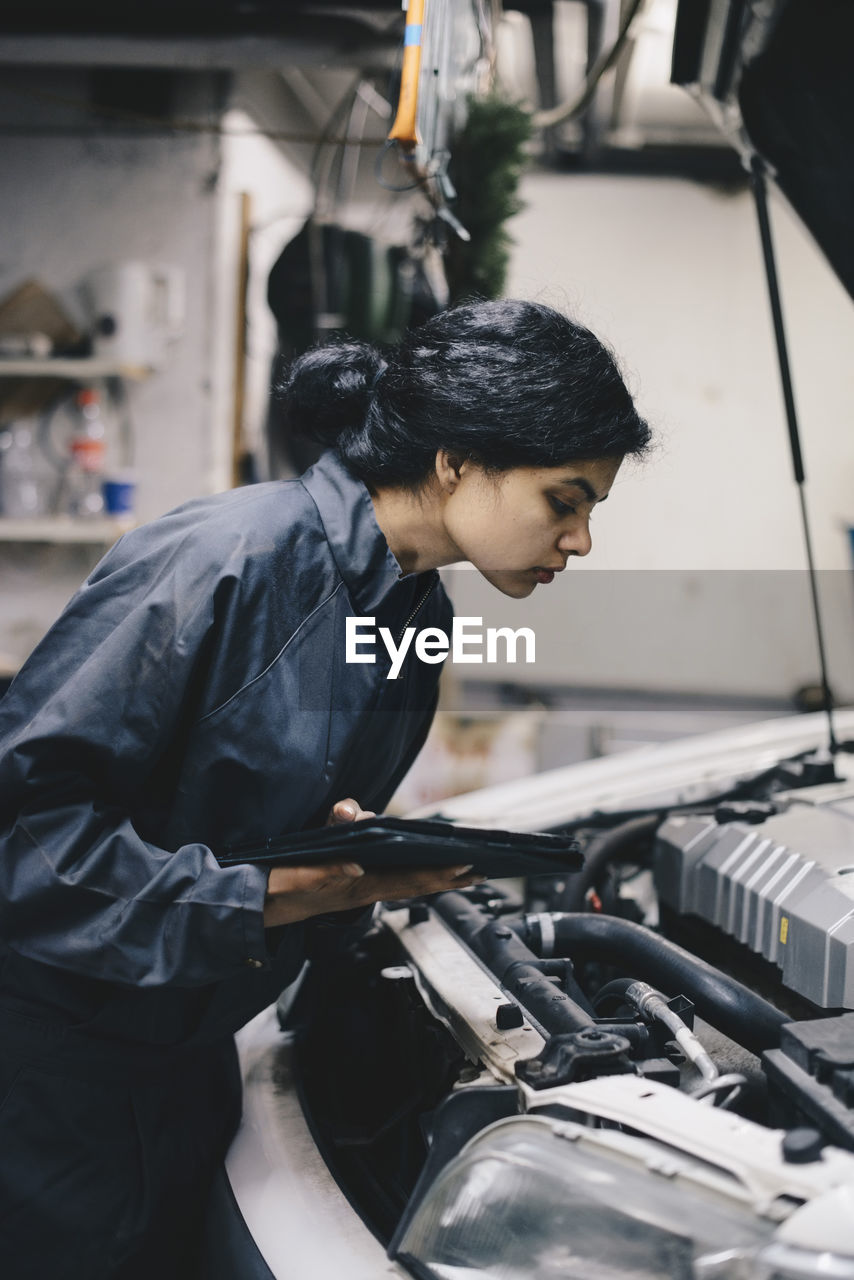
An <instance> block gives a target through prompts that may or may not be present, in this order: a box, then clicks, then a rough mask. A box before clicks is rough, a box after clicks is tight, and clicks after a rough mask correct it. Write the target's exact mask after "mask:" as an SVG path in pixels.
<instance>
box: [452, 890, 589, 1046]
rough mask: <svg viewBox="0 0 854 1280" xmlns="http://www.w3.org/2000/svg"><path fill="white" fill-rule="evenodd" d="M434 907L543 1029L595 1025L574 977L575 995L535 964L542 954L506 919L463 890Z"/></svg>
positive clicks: (559, 1030)
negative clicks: (494, 916)
mask: <svg viewBox="0 0 854 1280" xmlns="http://www.w3.org/2000/svg"><path fill="white" fill-rule="evenodd" d="M431 906H432V907H433V909H434V911H436V912H437V914H438V915H440V916H441V917H442V919H443V920H444V921H445V922H446V923H447V924H448V925H450V927H451V928H452V929H453V931H454V933H456V934H457V935H458V936H459V937H460V938H462V940H463V941H464V942H465V943H466V945H467V946H468V947H469V948H470V949H471V950H472V951H473V952H474V954H475V955H476V956H477V957H478V959H479V960H481V961H483V964H484V966H485V967H486V968H487V969H488V970H489V972H490V973H491V974H493V975H494V977H495V978H496V980H497V981H498V982H500V983H501V985H502V986H503V987H504V988H505V990H507V991H509V992H510V993H511V995H513V996H515V997H516V999H517V1000H518V1001H519V1004H520V1005H522V1007H523V1008H524V1009H525V1010H526V1012H527V1013H528V1014H529V1015H530V1018H531V1020H532V1022H534V1023H535V1024H536V1026H537V1028H538V1029H539V1030H540V1031H543V1032H545V1034H546V1035H547V1036H550V1035H560V1034H562V1033H566V1032H571V1031H580V1030H582V1028H584V1027H592V1026H594V1025H595V1021H594V1017H593V1011H592V1009H591V1007H590V1005H589V1004H588V1002H587V998H586V996H585V995H584V994H583V992H582V991H581V989H580V988H579V987H576V986H575V984H574V983H573V982H572V980H571V979H570V983H569V989H570V991H571V992H572V994H571V995H567V994H566V992H565V991H561V990H560V989H559V988H558V987H556V986H555V984H554V982H552V981H550V979H549V977H548V976H547V975H546V974H545V973H543V972H542V970H541V969H539V968H538V967H537V964H538V957H537V956H535V955H534V954H533V952H532V951H531V950H530V948H529V947H528V946H526V945H525V943H524V941H523V940H522V939H521V938H520V937H519V936H518V934H517V933H514V931H513V930H512V929H511V928H509V927H508V925H507V924H506V923H505V921H504V920H494V919H492V918H491V917H488V916H485V915H484V913H483V911H482V910H481V909H480V908H479V907H478V906H476V904H475V903H474V902H472V901H471V899H469V898H466V897H465V896H464V895H463V894H461V893H453V892H451V893H442V894H439V896H438V897H436V898H434V899H433V901H432V903H431ZM573 997H575V998H573Z"/></svg>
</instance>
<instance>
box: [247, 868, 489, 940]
mask: <svg viewBox="0 0 854 1280" xmlns="http://www.w3.org/2000/svg"><path fill="white" fill-rule="evenodd" d="M483 878H484V877H483V876H475V875H474V874H473V873H472V868H471V867H470V866H456V867H438V868H437V867H419V868H414V869H412V870H410V869H409V868H405V869H396V870H391V871H369V872H367V873H366V872H365V871H364V869H363V868H362V867H361V866H359V864H358V863H355V862H333V863H326V864H324V865H323V866H319V867H274V868H273V870H272V871H271V872H270V875H269V878H268V884H267V900H266V903H265V906H264V924H265V926H266V927H267V928H271V927H272V926H273V925H279V924H293V923H296V922H297V921H299V920H307V919H309V918H310V917H311V916H317V915H326V914H327V913H330V912H335V911H347V910H350V909H352V908H353V907H367V906H370V905H371V904H372V903H374V902H396V901H399V900H400V899H401V898H420V897H423V896H425V895H427V894H432V893H445V892H447V890H449V889H464V888H466V887H467V886H469V885H472V884H478V883H480V882H481V881H482V880H483Z"/></svg>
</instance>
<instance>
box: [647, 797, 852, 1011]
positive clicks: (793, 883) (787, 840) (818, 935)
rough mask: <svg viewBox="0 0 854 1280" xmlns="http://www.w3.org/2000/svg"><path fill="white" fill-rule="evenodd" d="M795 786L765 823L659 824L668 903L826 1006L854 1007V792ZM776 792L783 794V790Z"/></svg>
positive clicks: (659, 862) (683, 820) (659, 882)
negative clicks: (752, 954)
mask: <svg viewBox="0 0 854 1280" xmlns="http://www.w3.org/2000/svg"><path fill="white" fill-rule="evenodd" d="M815 791H816V795H815V798H814V800H813V802H812V803H811V802H810V800H809V799H808V798H807V797H808V793H807V792H803V793H802V792H790V793H788V796H787V797H786V798H785V799H784V798H782V797H780V798H779V801H780V803H782V804H785V805H786V808H785V810H784V812H781V813H777V814H775V815H773V816H772V817H770V818H767V819H766V820H765V821H764V822H762V823H761V824H759V825H757V826H749V825H747V824H746V823H743V822H728V823H724V824H719V823H718V822H716V821H715V819H714V818H713V817H711V816H695V815H690V816H689V815H684V816H683V815H674V816H671V817H670V818H668V819H667V820H666V821H665V822H664V823H663V824H662V826H661V827H660V828H659V832H658V841H657V845H656V853H655V883H656V888H657V891H658V896H659V899H660V901H662V902H664V903H667V905H668V906H670V907H672V908H673V909H674V910H676V911H678V912H679V913H680V914H681V915H694V916H700V917H701V919H703V920H706V921H708V923H709V924H713V925H716V926H717V927H718V928H719V929H721V930H722V931H723V932H724V933H726V934H729V936H730V937H733V938H736V939H738V941H739V942H743V943H744V944H745V945H746V946H748V947H750V949H751V950H752V951H755V952H757V953H758V954H759V955H762V956H764V957H765V958H766V959H767V960H770V961H771V962H772V963H773V964H776V965H777V966H778V967H779V968H780V970H781V973H782V980H783V982H784V984H785V985H786V986H787V987H790V988H791V990H792V991H797V992H798V993H799V994H800V995H802V996H805V997H806V998H807V999H808V1000H811V1001H813V1003H814V1004H816V1005H819V1006H820V1007H821V1008H824V1009H836V1008H843V1009H852V1008H854V793H852V789H851V784H850V783H849V784H847V786H845V787H844V788H837V787H823V788H821V789H819V788H816V789H815ZM775 799H776V798H775Z"/></svg>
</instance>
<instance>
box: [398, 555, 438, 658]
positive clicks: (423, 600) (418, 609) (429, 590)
mask: <svg viewBox="0 0 854 1280" xmlns="http://www.w3.org/2000/svg"><path fill="white" fill-rule="evenodd" d="M438 581H439V577H438V574H437V575H436V577H435V578H434V579H433V581H432V582H431V583H430V586H429V587H428V588H427V590H426V591H425V592H424V595H423V596H422V597H421V599H420V600H419V601H418V604H417V605H416V606H415V608H414V609H413V610H412V613H410V615H409V617H408V618H407V619H406V621H405V622H404V624H403V626H402V627H401V629H400V635H399V636H398V637H397V647H398V649H399V648H400V644H401V641H402V640H403V637H404V635H405V634H406V628H407V627H408V626H409V624H410V623H411V622H412V620H413V618H417V617H418V615H419V613H420V612H421V610H422V609H423V608H424V605H425V604H426V603H427V601H428V600H429V598H430V596H431V594H432V592H433V588H434V587H435V585H436V583H437V582H438ZM396 679H398V680H402V679H403V671H402V670H401V672H400V674H399V675H398V676H397V677H396Z"/></svg>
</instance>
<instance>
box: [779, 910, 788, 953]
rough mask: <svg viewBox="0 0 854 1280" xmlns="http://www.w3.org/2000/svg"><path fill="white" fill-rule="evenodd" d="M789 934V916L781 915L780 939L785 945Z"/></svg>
mask: <svg viewBox="0 0 854 1280" xmlns="http://www.w3.org/2000/svg"><path fill="white" fill-rule="evenodd" d="M788 936H789V917H788V916H780V941H781V943H782V944H783V946H784V947H785V945H786V939H787V938H788Z"/></svg>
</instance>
